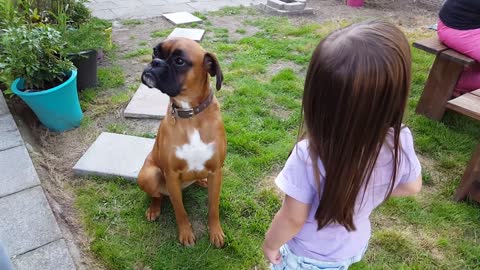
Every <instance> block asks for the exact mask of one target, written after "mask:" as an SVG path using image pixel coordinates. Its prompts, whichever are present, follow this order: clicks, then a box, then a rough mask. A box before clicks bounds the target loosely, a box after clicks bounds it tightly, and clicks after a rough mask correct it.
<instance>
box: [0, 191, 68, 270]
mask: <svg viewBox="0 0 480 270" xmlns="http://www.w3.org/2000/svg"><path fill="white" fill-rule="evenodd" d="M61 237H62V235H61V232H60V229H59V227H58V225H57V221H56V220H55V217H54V216H53V213H52V210H51V209H50V206H49V204H48V201H47V198H46V197H45V194H44V193H43V190H42V188H41V187H40V186H36V187H33V188H30V189H27V190H24V191H21V192H18V193H15V194H12V195H9V196H6V197H3V198H0V239H1V240H2V242H3V243H4V244H5V247H6V249H7V253H8V254H9V255H10V256H12V257H13V256H16V255H20V254H23V253H26V252H28V251H31V250H34V249H37V248H39V247H41V246H44V245H46V244H48V243H50V242H53V241H56V240H58V239H60V238H61ZM37 269H41V268H37Z"/></svg>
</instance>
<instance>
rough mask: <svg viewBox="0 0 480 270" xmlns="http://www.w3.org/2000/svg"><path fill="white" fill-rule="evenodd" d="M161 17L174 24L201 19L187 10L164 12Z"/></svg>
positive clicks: (199, 20)
mask: <svg viewBox="0 0 480 270" xmlns="http://www.w3.org/2000/svg"><path fill="white" fill-rule="evenodd" d="M163 17H165V18H166V19H167V20H169V21H170V22H171V23H173V24H175V25H179V24H185V23H194V22H201V21H202V19H200V18H198V17H197V16H194V15H192V14H191V13H188V12H174V13H166V14H163Z"/></svg>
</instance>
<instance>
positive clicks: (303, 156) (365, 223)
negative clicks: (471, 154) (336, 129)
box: [275, 127, 421, 262]
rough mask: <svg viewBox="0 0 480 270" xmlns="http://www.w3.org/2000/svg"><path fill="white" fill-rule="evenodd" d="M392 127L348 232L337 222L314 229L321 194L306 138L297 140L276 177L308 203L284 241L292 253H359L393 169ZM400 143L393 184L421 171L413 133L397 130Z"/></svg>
mask: <svg viewBox="0 0 480 270" xmlns="http://www.w3.org/2000/svg"><path fill="white" fill-rule="evenodd" d="M391 131H392V130H391ZM391 131H390V132H389V133H388V135H387V142H386V143H385V144H384V146H383V147H382V149H381V150H380V154H379V156H378V159H377V161H376V163H375V167H374V169H373V172H372V176H371V179H370V182H369V184H368V187H367V190H366V192H365V197H364V198H363V202H362V203H361V205H360V202H361V197H362V196H361V195H360V194H359V196H358V197H359V198H357V205H356V210H355V215H354V218H353V221H354V224H355V226H356V231H351V232H348V231H347V230H346V229H345V227H343V226H342V225H338V224H330V225H327V226H325V227H324V228H322V229H321V230H319V231H317V227H318V226H317V221H316V220H315V212H316V210H317V208H318V205H319V202H320V198H319V195H318V192H317V185H316V184H315V178H314V174H313V167H312V162H311V160H310V157H309V154H308V141H307V140H303V141H300V142H298V143H297V145H296V146H295V148H294V149H293V151H292V154H291V155H290V157H289V158H288V160H287V162H286V164H285V167H284V168H283V169H282V171H281V172H280V174H279V175H278V176H277V178H276V179H275V183H276V184H277V186H278V187H279V188H280V189H281V190H282V191H283V192H285V194H287V195H288V196H290V197H292V198H294V199H296V200H298V201H300V202H302V203H305V204H308V205H311V210H310V213H309V215H308V218H307V220H306V222H305V224H304V225H303V227H302V229H301V230H300V232H299V233H298V234H297V235H296V236H295V237H293V238H292V239H291V240H290V241H289V242H288V243H287V244H288V247H289V248H290V250H291V251H292V252H293V253H294V254H296V255H297V256H303V257H307V258H311V259H316V260H320V261H331V262H339V261H344V260H346V259H349V258H351V257H353V256H357V255H361V252H362V251H363V250H364V249H365V247H366V246H367V244H368V241H369V239H370V236H371V226H370V220H369V217H370V213H371V212H372V210H373V209H375V208H376V207H377V206H379V205H380V204H381V203H382V202H383V201H384V199H385V196H386V194H387V191H388V187H389V181H390V179H391V176H392V173H393V154H392V152H391V150H390V149H391V147H389V145H393V143H392V141H393V132H391ZM400 145H401V151H399V152H400V166H399V170H398V173H397V181H396V184H395V186H396V185H398V184H400V183H406V182H409V181H414V180H416V179H417V178H418V176H419V175H420V173H421V167H420V162H419V161H418V158H417V156H416V154H415V150H414V147H413V138H412V133H411V132H410V130H409V129H408V128H406V127H405V128H403V129H402V130H401V132H400ZM318 164H319V169H320V174H321V176H320V185H321V186H322V180H323V176H325V169H324V167H323V164H322V162H321V161H319V162H318ZM361 190H363V189H361Z"/></svg>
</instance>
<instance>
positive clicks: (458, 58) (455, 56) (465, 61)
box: [440, 50, 476, 67]
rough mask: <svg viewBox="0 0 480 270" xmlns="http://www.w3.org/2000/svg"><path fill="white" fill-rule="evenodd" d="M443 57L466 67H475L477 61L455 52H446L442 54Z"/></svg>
mask: <svg viewBox="0 0 480 270" xmlns="http://www.w3.org/2000/svg"><path fill="white" fill-rule="evenodd" d="M440 56H441V57H444V58H446V59H449V60H452V61H455V62H457V63H460V64H462V65H464V66H466V67H469V66H473V65H474V64H476V61H475V60H474V59H472V58H470V57H468V56H466V55H463V54H461V53H459V52H456V51H454V50H445V51H443V52H442V53H441V54H440Z"/></svg>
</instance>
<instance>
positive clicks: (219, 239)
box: [210, 226, 225, 248]
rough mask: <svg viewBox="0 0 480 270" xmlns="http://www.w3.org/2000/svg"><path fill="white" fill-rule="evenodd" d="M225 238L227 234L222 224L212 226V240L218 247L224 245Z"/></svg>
mask: <svg viewBox="0 0 480 270" xmlns="http://www.w3.org/2000/svg"><path fill="white" fill-rule="evenodd" d="M224 238H225V234H224V233H223V230H222V227H220V226H214V227H210V242H211V243H212V244H213V245H214V246H215V247H216V248H221V247H223V244H224Z"/></svg>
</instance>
